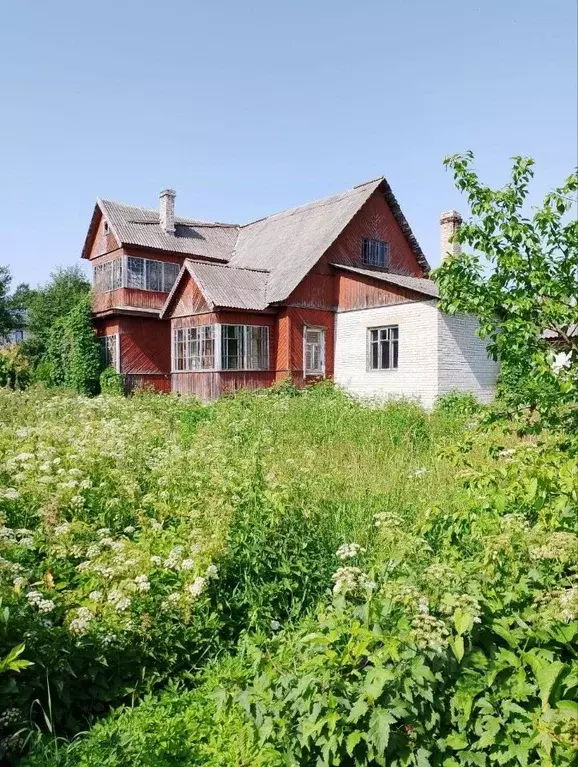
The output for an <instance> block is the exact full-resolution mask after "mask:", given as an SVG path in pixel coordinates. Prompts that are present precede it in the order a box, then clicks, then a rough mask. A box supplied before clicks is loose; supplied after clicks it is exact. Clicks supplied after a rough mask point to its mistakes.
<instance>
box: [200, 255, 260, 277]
mask: <svg viewBox="0 0 578 767" xmlns="http://www.w3.org/2000/svg"><path fill="white" fill-rule="evenodd" d="M185 261H188V262H189V263H191V264H203V265H207V266H220V267H221V268H222V269H236V270H238V271H240V272H256V273H258V274H271V270H270V269H253V268H251V267H250V266H235V265H234V264H233V265H232V264H230V263H228V262H225V263H219V262H214V261H199V260H195V259H194V258H185Z"/></svg>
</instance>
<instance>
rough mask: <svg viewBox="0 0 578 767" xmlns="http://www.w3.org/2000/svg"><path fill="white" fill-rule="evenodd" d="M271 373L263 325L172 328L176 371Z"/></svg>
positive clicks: (265, 328) (265, 332) (267, 338)
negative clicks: (219, 352) (264, 371)
mask: <svg viewBox="0 0 578 767" xmlns="http://www.w3.org/2000/svg"><path fill="white" fill-rule="evenodd" d="M218 341H220V344H221V369H222V370H268V368H269V328H268V327H263V326H261V325H201V326H198V327H194V328H174V329H173V371H175V372H184V373H186V372H190V371H194V370H217V369H219V368H218V365H217V360H218V356H217V354H218Z"/></svg>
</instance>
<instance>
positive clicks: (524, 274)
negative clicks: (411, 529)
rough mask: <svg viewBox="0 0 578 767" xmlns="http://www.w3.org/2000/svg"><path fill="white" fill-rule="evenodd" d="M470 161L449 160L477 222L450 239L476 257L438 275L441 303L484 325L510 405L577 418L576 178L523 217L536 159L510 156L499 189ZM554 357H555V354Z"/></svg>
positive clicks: (451, 262) (446, 266)
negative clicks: (572, 213)
mask: <svg viewBox="0 0 578 767" xmlns="http://www.w3.org/2000/svg"><path fill="white" fill-rule="evenodd" d="M473 161H474V156H473V154H472V153H471V152H468V153H466V154H465V155H459V154H458V155H453V156H451V157H447V158H446V159H445V161H444V162H445V165H446V166H447V167H448V168H450V169H451V171H452V172H453V176H454V181H455V184H456V187H457V188H458V189H459V190H460V191H461V192H463V193H464V194H465V196H466V198H467V200H468V203H469V205H470V209H471V218H470V219H469V220H467V221H466V222H465V223H464V224H462V226H461V227H460V228H459V230H458V231H457V233H456V234H455V235H454V239H455V240H456V241H457V242H459V243H460V244H462V245H465V246H469V248H470V250H468V251H464V252H461V253H459V254H457V255H448V256H447V257H446V258H445V260H444V261H443V263H442V265H441V266H440V267H439V268H438V269H437V270H436V271H435V273H434V279H435V280H436V282H437V284H438V286H439V290H440V296H441V302H440V306H441V308H442V310H443V311H445V312H447V313H448V314H454V313H456V312H466V313H470V314H473V315H475V316H476V317H477V318H478V320H479V322H480V330H479V333H480V336H481V337H482V338H486V339H487V341H488V345H489V350H490V352H491V354H492V355H493V356H494V357H495V358H497V359H499V360H500V361H501V363H502V371H503V373H502V380H503V382H504V384H505V390H506V391H505V394H506V398H507V402H508V404H509V406H515V407H516V408H518V409H522V408H524V409H525V408H527V409H528V410H529V411H530V412H532V413H536V412H537V413H539V414H540V415H541V416H542V417H543V418H546V419H548V420H550V421H551V422H556V421H559V420H560V418H562V417H567V416H568V415H569V414H571V415H573V417H576V416H577V407H576V399H577V396H576V395H577V386H576V382H577V375H578V336H577V335H575V332H576V330H577V322H578V308H577V303H576V297H577V295H578V221H577V220H576V217H575V216H569V215H568V214H569V212H570V211H571V209H572V207H573V206H574V205H575V203H576V191H577V189H578V174H577V173H574V174H572V175H571V176H569V177H568V178H567V179H566V181H565V182H564V184H562V185H561V186H560V187H558V188H556V189H554V190H553V191H552V192H550V193H549V194H547V195H546V197H545V198H544V201H543V203H542V205H541V206H539V207H537V208H534V209H533V210H532V212H531V213H528V212H527V211H526V200H527V195H528V188H529V183H530V181H531V179H532V177H533V174H534V171H533V165H534V161H533V160H532V159H530V158H523V157H514V158H513V167H512V177H511V180H510V181H509V182H508V183H507V184H506V185H505V186H504V187H503V188H501V189H491V188H490V187H489V186H485V185H484V184H482V182H481V181H480V179H479V177H478V174H477V173H476V171H475V169H474V168H473ZM556 355H558V356H556Z"/></svg>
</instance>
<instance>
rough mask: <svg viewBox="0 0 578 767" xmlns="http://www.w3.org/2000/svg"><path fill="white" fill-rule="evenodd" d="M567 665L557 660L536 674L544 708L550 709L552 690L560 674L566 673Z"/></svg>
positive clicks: (538, 670)
mask: <svg viewBox="0 0 578 767" xmlns="http://www.w3.org/2000/svg"><path fill="white" fill-rule="evenodd" d="M565 668H566V667H565V665H564V664H563V663H562V661H559V660H556V661H554V662H553V663H548V664H547V665H544V666H541V667H540V668H538V669H537V670H536V671H535V672H534V673H535V676H536V681H537V682H538V687H539V690H540V700H541V701H542V708H549V698H550V694H551V692H552V688H553V687H554V685H555V684H556V682H557V681H558V679H559V677H560V674H561V673H562V672H563V671H564V669H565Z"/></svg>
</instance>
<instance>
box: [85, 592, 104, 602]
mask: <svg viewBox="0 0 578 767" xmlns="http://www.w3.org/2000/svg"><path fill="white" fill-rule="evenodd" d="M88 598H89V599H92V601H93V602H100V601H101V600H102V591H91V592H90V594H89V595H88Z"/></svg>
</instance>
